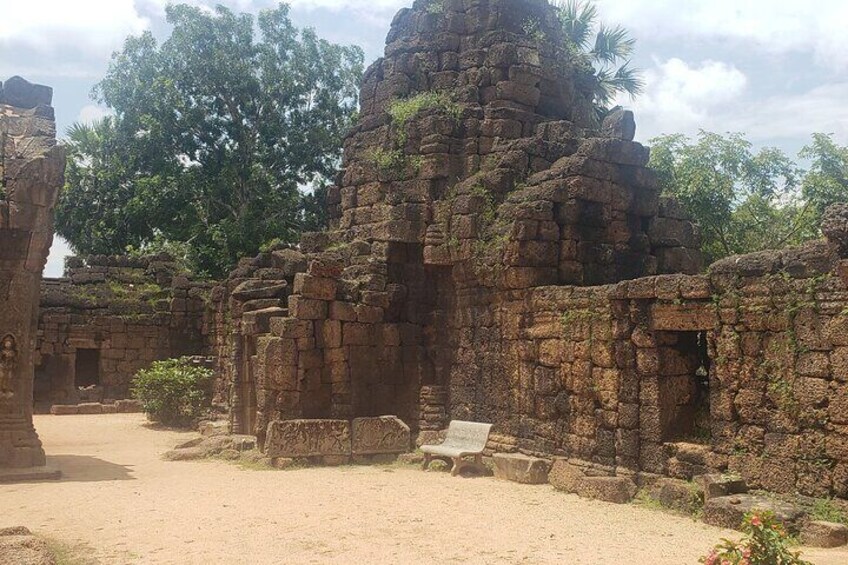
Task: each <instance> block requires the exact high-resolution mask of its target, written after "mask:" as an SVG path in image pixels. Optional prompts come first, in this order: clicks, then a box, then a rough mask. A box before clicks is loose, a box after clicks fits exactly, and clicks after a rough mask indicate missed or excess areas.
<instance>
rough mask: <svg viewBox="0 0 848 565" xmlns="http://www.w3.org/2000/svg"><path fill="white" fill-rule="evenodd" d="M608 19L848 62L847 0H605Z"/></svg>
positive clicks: (666, 33) (649, 32)
mask: <svg viewBox="0 0 848 565" xmlns="http://www.w3.org/2000/svg"><path fill="white" fill-rule="evenodd" d="M599 3H600V7H601V13H602V15H603V17H604V19H606V20H609V21H610V22H611V23H620V24H622V25H624V26H625V27H627V28H628V29H630V30H631V31H633V33H634V34H635V35H636V36H637V37H652V38H660V39H662V38H666V39H668V38H674V39H678V40H691V39H693V38H695V39H712V40H727V39H730V40H741V41H743V42H750V43H753V44H754V47H756V48H757V49H760V50H762V51H765V52H771V53H787V52H793V51H796V52H809V53H813V54H814V55H815V57H816V60H817V61H818V62H819V63H820V64H822V65H824V66H827V67H830V68H835V69H845V68H848V34H846V33H845V22H846V21H848V2H846V1H845V0H816V1H815V2H799V1H794V0H793V1H790V0H777V1H775V0H745V1H744V2H740V1H739V0H650V1H649V0H641V1H634V0H599Z"/></svg>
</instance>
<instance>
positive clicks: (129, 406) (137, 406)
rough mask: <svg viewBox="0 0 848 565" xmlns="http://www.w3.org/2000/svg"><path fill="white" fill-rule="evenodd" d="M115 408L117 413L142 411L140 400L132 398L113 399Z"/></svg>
mask: <svg viewBox="0 0 848 565" xmlns="http://www.w3.org/2000/svg"><path fill="white" fill-rule="evenodd" d="M115 410H116V411H117V412H118V413H119V414H130V413H135V412H143V411H144V410H143V409H142V406H141V402H139V401H138V400H133V399H129V398H128V399H124V400H116V401H115Z"/></svg>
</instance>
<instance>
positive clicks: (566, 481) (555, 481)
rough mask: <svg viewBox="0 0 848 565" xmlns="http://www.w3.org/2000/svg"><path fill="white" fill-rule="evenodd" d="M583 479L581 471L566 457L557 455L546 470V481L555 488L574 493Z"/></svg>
mask: <svg viewBox="0 0 848 565" xmlns="http://www.w3.org/2000/svg"><path fill="white" fill-rule="evenodd" d="M582 480H583V471H581V470H580V469H579V468H578V467H576V466H574V465H572V464H571V463H569V462H568V461H567V460H566V459H563V458H561V457H557V458H556V459H554V462H553V464H552V465H551V470H550V471H549V472H548V482H549V483H551V485H553V487H554V488H555V489H557V490H561V491H564V492H571V493H576V492H577V491H578V489H579V488H580V482H581V481H582Z"/></svg>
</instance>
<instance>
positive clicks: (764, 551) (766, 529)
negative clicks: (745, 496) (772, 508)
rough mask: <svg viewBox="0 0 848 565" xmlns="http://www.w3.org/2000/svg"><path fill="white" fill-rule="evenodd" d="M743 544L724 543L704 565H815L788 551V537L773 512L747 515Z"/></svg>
mask: <svg viewBox="0 0 848 565" xmlns="http://www.w3.org/2000/svg"><path fill="white" fill-rule="evenodd" d="M742 530H743V531H744V532H745V533H746V534H747V535H746V536H745V537H744V538H743V539H742V540H741V541H739V542H734V541H730V540H727V539H724V540H722V542H721V543H720V544H718V545H717V546H715V547H714V548H713V550H712V551H711V552H710V553H709V555H706V556H704V557H702V558H701V563H704V565H812V564H811V563H809V562H808V561H804V560H803V559H801V558H800V556H799V554H798V553H797V552H792V551H790V550H789V548H788V547H787V545H788V544H789V536H787V534H786V531H785V530H784V529H783V526H782V525H781V524H780V523H779V522H778V521H777V520H776V519H775V517H774V514H773V513H771V512H749V513H748V514H745V519H744V521H743V522H742Z"/></svg>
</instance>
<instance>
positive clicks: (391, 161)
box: [365, 147, 406, 173]
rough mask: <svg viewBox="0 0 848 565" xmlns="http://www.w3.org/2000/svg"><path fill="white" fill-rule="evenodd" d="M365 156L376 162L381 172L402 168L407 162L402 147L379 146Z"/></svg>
mask: <svg viewBox="0 0 848 565" xmlns="http://www.w3.org/2000/svg"><path fill="white" fill-rule="evenodd" d="M365 158H366V159H368V160H369V161H371V162H372V163H374V165H375V166H376V167H377V168H378V169H380V172H383V173H387V172H391V171H397V170H399V169H402V168H403V167H404V166H405V164H406V159H405V158H404V155H403V151H401V150H400V149H393V150H388V149H383V148H382V147H378V148H376V149H371V150H370V151H368V153H366V154H365Z"/></svg>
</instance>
